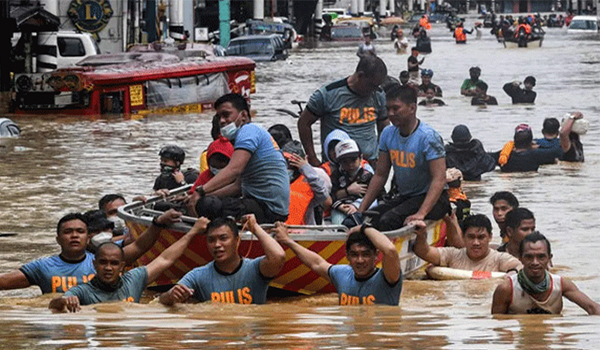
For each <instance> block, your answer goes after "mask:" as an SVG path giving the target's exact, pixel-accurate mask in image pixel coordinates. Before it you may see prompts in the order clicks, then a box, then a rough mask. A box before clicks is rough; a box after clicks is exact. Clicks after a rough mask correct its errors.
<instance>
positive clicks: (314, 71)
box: [0, 22, 600, 349]
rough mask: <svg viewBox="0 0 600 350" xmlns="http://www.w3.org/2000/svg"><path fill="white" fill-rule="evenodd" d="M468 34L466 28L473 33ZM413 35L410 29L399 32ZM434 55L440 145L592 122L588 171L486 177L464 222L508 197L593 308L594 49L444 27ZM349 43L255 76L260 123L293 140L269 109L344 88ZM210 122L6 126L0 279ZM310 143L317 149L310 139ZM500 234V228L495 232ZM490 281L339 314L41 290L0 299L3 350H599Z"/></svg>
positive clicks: (557, 32)
mask: <svg viewBox="0 0 600 350" xmlns="http://www.w3.org/2000/svg"><path fill="white" fill-rule="evenodd" d="M470 25H471V23H469V22H467V24H466V27H467V28H470ZM406 32H408V31H406ZM431 36H432V47H433V53H432V54H430V55H429V56H428V57H427V58H426V59H425V63H424V64H423V67H424V68H430V69H432V70H433V71H434V72H435V74H434V77H433V82H434V83H435V84H438V85H440V86H441V87H442V89H443V91H444V98H443V99H444V101H445V102H446V103H447V105H448V106H446V107H441V108H436V109H427V108H421V107H419V110H418V116H419V117H420V118H421V120H423V121H425V122H427V123H429V124H430V125H432V126H433V127H434V128H435V129H437V130H438V131H439V133H440V134H441V135H442V136H443V137H444V139H446V140H449V139H450V133H451V131H452V128H453V127H454V126H455V125H456V124H459V123H462V124H466V125H468V126H469V128H470V129H471V133H472V135H473V137H475V138H478V139H480V140H481V141H482V142H483V144H484V146H485V147H486V149H487V150H489V151H496V150H499V149H500V148H501V147H502V145H503V144H504V143H505V142H506V141H507V140H509V139H511V138H512V134H513V130H514V127H515V126H516V125H517V124H520V123H523V122H525V123H529V124H530V125H531V126H532V127H533V130H534V137H541V128H542V122H543V120H544V118H546V117H557V118H559V119H560V118H561V117H562V116H563V115H564V114H565V113H567V112H570V111H574V110H579V111H581V112H582V113H583V114H584V116H585V117H586V118H587V119H589V120H590V121H591V129H590V131H589V132H588V133H587V134H586V135H585V136H584V137H583V139H582V141H583V144H584V148H585V159H586V162H585V163H583V164H568V163H560V164H557V165H549V166H543V167H542V168H540V171H539V172H538V173H527V174H502V173H500V172H498V171H496V172H493V173H488V174H485V175H484V176H483V179H482V181H481V182H474V183H467V184H465V186H464V187H465V190H466V192H467V195H468V197H469V198H470V200H471V202H472V208H473V212H476V213H484V214H487V215H488V216H489V217H490V218H491V206H490V205H489V202H488V199H489V197H490V196H491V195H492V194H493V193H494V192H496V191H499V190H508V191H512V192H513V193H515V194H516V195H517V197H518V198H519V201H520V202H521V204H522V206H523V207H527V208H529V209H531V210H532V211H533V212H534V213H535V216H536V219H537V228H538V230H540V231H541V232H542V233H544V234H545V235H547V236H548V238H549V239H550V240H551V242H552V245H553V247H552V248H553V249H552V250H553V254H554V259H553V261H554V264H555V269H556V271H557V272H558V273H560V274H562V275H564V276H566V277H569V278H571V279H573V280H574V281H575V283H576V284H577V285H578V286H579V288H580V289H582V290H583V291H584V292H585V293H586V294H588V295H589V296H590V297H591V298H592V299H594V300H596V301H600V292H599V291H600V271H599V270H598V258H597V255H596V254H597V253H598V249H599V248H600V236H599V235H598V234H597V231H596V230H597V226H598V223H599V220H598V218H599V215H598V213H599V207H600V205H599V204H598V200H597V199H598V198H599V197H600V186H598V183H599V182H600V172H599V171H598V170H600V168H599V166H598V160H599V157H600V155H599V153H600V128H599V126H598V125H599V124H598V120H599V118H598V116H599V107H598V101H600V89H599V88H598V84H599V83H600V73H599V71H600V69H599V68H600V45H599V43H600V42H599V41H598V38H597V37H594V38H592V39H585V38H580V37H579V38H574V37H573V36H569V35H567V34H566V29H564V28H563V29H555V28H550V29H548V30H547V35H546V39H545V41H544V45H543V47H542V48H536V49H504V48H503V46H502V45H501V44H499V43H497V42H496V41H495V39H494V38H493V37H492V36H491V35H490V34H489V30H488V29H486V30H485V31H484V32H483V37H482V39H481V40H475V36H474V35H473V36H470V37H469V42H468V44H467V45H460V46H459V45H456V44H454V43H453V39H452V37H451V34H450V33H449V32H448V31H447V29H446V28H445V27H443V26H442V25H438V26H435V25H434V28H433V29H432V31H431ZM375 46H376V48H377V51H378V53H379V55H380V56H381V57H382V58H383V59H384V61H385V62H386V64H387V66H388V70H389V73H390V75H393V76H395V77H397V76H398V74H399V72H400V71H401V70H404V69H406V60H407V56H406V55H396V53H395V51H394V50H393V47H392V43H391V41H389V40H387V39H385V38H383V39H379V40H377V41H375ZM356 48H357V45H350V46H346V47H321V48H318V49H310V50H308V49H307V50H300V51H298V52H294V53H293V54H292V56H291V57H290V58H289V60H287V61H285V62H273V63H267V64H258V66H257V93H256V94H255V95H253V96H252V100H253V103H252V108H253V109H255V110H256V112H257V117H256V118H255V120H254V121H255V122H257V123H259V124H262V125H265V126H270V125H272V124H275V123H284V124H286V125H288V126H289V127H290V128H291V129H292V133H293V134H294V135H297V129H296V124H295V122H296V121H295V120H294V119H293V118H291V117H289V116H285V115H282V114H280V113H277V112H276V111H275V108H281V107H283V108H290V109H292V110H293V109H294V108H295V107H294V106H292V105H291V104H290V103H289V101H290V100H292V99H302V100H306V99H308V97H309V96H310V94H311V93H312V91H313V90H314V89H316V88H318V87H319V86H321V85H322V84H324V83H326V82H329V81H331V80H334V79H337V78H340V77H344V76H347V75H350V74H351V73H352V72H353V71H354V68H355V66H356V64H357V62H358V58H357V56H356V54H355V53H356ZM471 66H479V67H481V69H482V75H481V79H483V80H484V81H485V82H487V83H488V85H489V91H488V93H489V94H490V95H493V96H496V98H497V99H498V102H499V104H500V105H499V106H491V107H487V108H478V107H472V106H470V100H469V99H467V98H464V97H461V96H460V93H459V88H460V85H461V83H462V81H463V79H465V78H467V77H468V69H469V67H471ZM527 75H533V76H535V77H536V78H537V86H536V88H535V90H536V91H537V93H538V97H537V100H536V104H535V105H533V106H513V105H511V104H510V98H509V97H508V96H506V95H505V94H504V92H503V91H502V85H503V84H504V83H506V82H509V81H513V80H516V79H518V80H523V79H524V78H525V77H526V76H527ZM210 117H211V114H210V113H203V114H201V115H169V116H150V117H147V118H145V119H141V120H131V119H122V118H109V119H94V120H90V119H83V118H82V119H75V118H54V117H47V118H27V117H14V118H13V119H14V120H15V121H16V122H17V123H18V124H19V125H20V126H21V128H22V130H23V133H22V137H21V138H20V139H18V140H16V141H14V142H13V143H12V144H8V145H6V146H7V147H4V148H0V160H1V162H0V193H1V195H0V234H2V237H0V273H5V272H9V271H13V270H15V269H17V268H19V267H20V266H21V265H22V264H24V263H26V262H28V261H30V260H32V259H35V258H38V257H41V256H46V255H50V254H55V253H57V252H58V246H57V244H56V243H55V239H54V237H55V234H56V233H55V232H56V231H55V230H56V228H55V227H56V222H57V221H58V219H59V218H60V217H61V216H63V215H64V214H66V213H69V212H72V211H86V210H91V209H96V208H97V201H98V199H99V198H100V197H101V196H103V195H105V194H108V193H113V192H119V193H122V194H123V195H125V197H126V198H127V199H128V200H131V198H132V197H133V196H134V195H139V194H149V193H150V191H151V188H152V185H153V181H154V178H155V177H156V175H157V174H158V172H159V165H158V163H159V162H158V156H157V153H158V150H159V149H160V147H161V146H162V145H165V144H169V143H176V144H178V145H180V146H181V147H183V148H184V149H185V150H186V152H187V158H186V162H185V163H186V164H187V165H189V166H194V167H197V166H198V157H199V155H200V153H201V152H202V151H203V150H204V149H205V148H206V147H207V145H208V143H209V142H210V136H209V130H210ZM313 130H314V131H315V138H317V137H318V134H317V130H318V128H317V127H316V126H315V127H314V128H313ZM494 235H495V236H496V239H497V235H498V230H497V228H496V227H494ZM496 283H497V282H494V281H466V282H465V281H447V282H446V281H444V282H442V281H439V282H438V281H422V280H414V281H406V282H405V283H404V288H403V291H402V297H401V302H400V306H399V307H389V306H387V307H386V306H377V307H339V306H337V305H336V303H337V298H336V296H335V295H325V296H311V297H300V298H291V299H290V298H288V299H282V300H272V301H270V303H269V304H267V305H259V306H256V305H253V306H240V305H211V304H202V305H182V306H180V307H177V308H175V309H167V308H165V307H162V306H161V305H159V304H156V303H152V302H151V303H150V304H141V305H132V304H110V305H97V306H90V307H84V308H83V311H82V312H80V313H78V314H68V315H67V314H63V315H53V314H51V313H50V312H49V311H48V310H47V305H48V301H49V299H50V296H42V297H39V294H40V293H39V291H38V289H37V287H32V288H29V289H26V290H17V291H5V292H0V348H28V349H70V348H122V347H127V348H132V349H142V348H160V349H175V348H208V349H233V348H264V349H280V348H293V349H367V348H369V349H372V348H405V349H549V348H552V349H582V348H585V349H596V348H598V345H597V344H598V341H599V340H600V334H599V332H598V329H599V327H600V318H599V317H587V316H585V312H584V311H583V310H581V309H579V308H578V307H577V306H576V305H575V304H572V303H570V302H568V301H567V302H565V308H564V311H563V316H559V317H556V316H554V317H552V316H538V315H536V316H511V317H492V316H491V315H490V307H491V296H492V293H493V290H494V287H495V285H496Z"/></svg>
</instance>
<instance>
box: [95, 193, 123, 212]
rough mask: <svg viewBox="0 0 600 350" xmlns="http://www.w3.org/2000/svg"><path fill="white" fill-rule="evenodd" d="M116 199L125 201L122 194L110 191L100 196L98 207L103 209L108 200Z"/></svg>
mask: <svg viewBox="0 0 600 350" xmlns="http://www.w3.org/2000/svg"><path fill="white" fill-rule="evenodd" d="M117 199H121V200H123V202H126V200H125V197H123V196H122V195H120V194H118V193H111V194H107V195H106V196H104V197H102V198H100V200H99V201H98V209H100V210H102V211H103V210H104V206H106V205H107V204H108V203H110V202H114V201H116V200H117Z"/></svg>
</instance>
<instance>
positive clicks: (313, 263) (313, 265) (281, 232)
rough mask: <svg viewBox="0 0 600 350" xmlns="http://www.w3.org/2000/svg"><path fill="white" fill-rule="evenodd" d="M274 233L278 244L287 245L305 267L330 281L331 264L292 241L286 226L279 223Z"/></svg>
mask: <svg viewBox="0 0 600 350" xmlns="http://www.w3.org/2000/svg"><path fill="white" fill-rule="evenodd" d="M273 231H274V232H275V239H276V240H277V241H278V242H280V243H283V244H285V245H287V246H288V247H289V248H290V249H291V250H292V251H294V253H296V256H297V257H298V259H300V261H302V263H303V264H304V265H306V266H308V267H309V268H310V269H311V270H313V271H314V272H315V273H316V274H317V275H319V276H321V277H324V278H326V279H327V280H328V281H329V268H330V267H331V264H330V263H328V262H327V260H325V259H323V258H322V257H321V256H320V255H319V254H317V253H315V252H313V251H312V250H308V249H306V248H304V247H303V246H301V245H300V244H298V243H297V242H296V241H294V240H293V239H291V238H290V236H288V232H287V231H288V229H287V226H285V224H283V223H281V222H277V223H276V224H275V228H274V229H273Z"/></svg>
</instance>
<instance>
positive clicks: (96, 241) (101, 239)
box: [91, 231, 113, 248]
mask: <svg viewBox="0 0 600 350" xmlns="http://www.w3.org/2000/svg"><path fill="white" fill-rule="evenodd" d="M112 236H113V235H112V233H111V232H108V231H103V232H100V233H98V234H97V235H95V236H94V237H92V239H91V243H92V246H94V248H98V247H99V246H100V244H102V243H106V242H110V240H111V239H112Z"/></svg>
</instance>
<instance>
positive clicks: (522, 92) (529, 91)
mask: <svg viewBox="0 0 600 350" xmlns="http://www.w3.org/2000/svg"><path fill="white" fill-rule="evenodd" d="M520 85H521V82H520V81H513V82H511V83H506V84H504V86H503V87H502V90H504V92H506V94H507V95H508V96H510V98H511V99H512V103H513V104H517V103H534V102H535V98H536V96H537V93H536V92H535V91H533V87H534V86H535V78H534V77H532V76H531V75H530V76H528V77H527V78H525V80H524V81H523V85H524V86H525V88H524V89H522V88H521V86H520Z"/></svg>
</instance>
